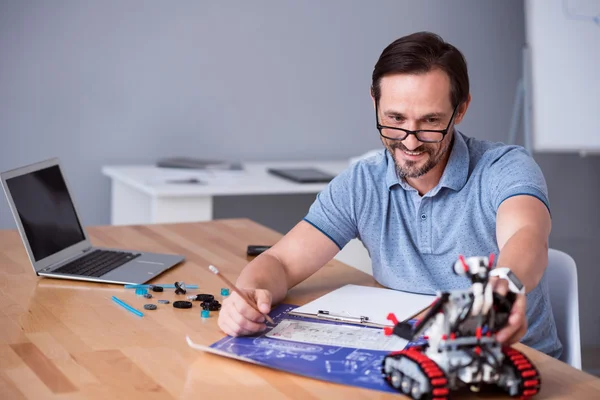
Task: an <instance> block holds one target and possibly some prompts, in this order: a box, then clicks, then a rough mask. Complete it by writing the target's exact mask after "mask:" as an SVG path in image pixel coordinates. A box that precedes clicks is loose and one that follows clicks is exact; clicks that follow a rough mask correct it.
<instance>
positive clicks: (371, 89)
mask: <svg viewBox="0 0 600 400" xmlns="http://www.w3.org/2000/svg"><path fill="white" fill-rule="evenodd" d="M369 96H371V100H372V101H373V109H375V96H373V88H372V87H371V88H369Z"/></svg>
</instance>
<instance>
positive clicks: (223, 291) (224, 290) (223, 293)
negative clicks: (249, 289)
mask: <svg viewBox="0 0 600 400" xmlns="http://www.w3.org/2000/svg"><path fill="white" fill-rule="evenodd" d="M221 296H229V288H226V287H224V288H221Z"/></svg>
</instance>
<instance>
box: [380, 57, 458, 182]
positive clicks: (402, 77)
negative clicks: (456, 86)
mask: <svg viewBox="0 0 600 400" xmlns="http://www.w3.org/2000/svg"><path fill="white" fill-rule="evenodd" d="M380 88H381V97H380V99H379V105H378V108H379V115H378V118H379V123H380V124H381V125H387V126H393V127H400V128H404V129H408V130H419V129H435V130H442V129H446V127H447V126H448V122H449V121H450V119H451V117H452V112H453V110H454V108H453V106H452V104H451V101H450V79H449V78H448V75H447V74H446V73H445V72H443V71H441V70H439V69H434V70H432V71H430V72H427V73H425V74H419V75H413V74H396V75H387V76H384V77H383V78H382V79H381V83H380ZM457 117H461V116H459V115H457V116H456V117H455V120H456V118H457ZM397 133H398V136H399V135H402V132H401V131H397ZM382 141H383V144H384V146H385V147H386V148H387V149H388V151H389V152H390V154H391V155H392V157H393V158H394V162H395V163H396V171H397V173H398V176H399V177H401V178H419V177H421V176H423V175H425V174H427V173H428V172H429V171H431V170H432V169H433V168H434V167H435V166H436V165H438V164H439V163H440V161H442V160H443V159H444V156H445V155H446V154H447V153H448V150H449V148H450V143H451V142H452V128H451V129H450V130H449V133H448V134H447V135H446V136H445V137H444V139H443V141H442V142H440V143H423V142H420V141H419V140H418V139H417V138H416V136H415V135H408V136H407V137H406V139H404V140H402V141H400V140H388V139H385V138H382Z"/></svg>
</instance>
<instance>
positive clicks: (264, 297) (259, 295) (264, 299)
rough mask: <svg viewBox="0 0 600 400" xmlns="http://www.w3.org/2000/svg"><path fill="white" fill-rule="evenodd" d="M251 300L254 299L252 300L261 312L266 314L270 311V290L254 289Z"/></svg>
mask: <svg viewBox="0 0 600 400" xmlns="http://www.w3.org/2000/svg"><path fill="white" fill-rule="evenodd" d="M252 300H254V302H255V303H256V304H257V305H258V309H259V310H260V312H261V313H263V314H267V313H268V312H269V311H271V303H272V301H273V300H272V296H271V292H269V291H268V290H262V289H256V290H255V291H254V292H253V298H252Z"/></svg>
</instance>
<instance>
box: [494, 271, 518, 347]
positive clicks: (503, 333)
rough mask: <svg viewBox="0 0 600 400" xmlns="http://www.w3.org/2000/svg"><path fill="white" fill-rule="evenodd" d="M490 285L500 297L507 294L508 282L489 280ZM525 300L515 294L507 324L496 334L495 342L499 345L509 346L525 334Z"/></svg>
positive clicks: (495, 279)
mask: <svg viewBox="0 0 600 400" xmlns="http://www.w3.org/2000/svg"><path fill="white" fill-rule="evenodd" d="M490 284H492V285H493V288H494V291H495V292H497V293H498V294H500V295H502V296H506V293H508V282H506V281H505V280H504V279H498V278H491V279H490ZM526 305H527V300H526V297H525V295H524V294H522V293H519V294H517V297H516V300H515V303H514V304H513V306H512V309H511V310H510V316H509V317H508V324H507V325H506V326H505V327H504V328H502V329H501V330H500V331H499V332H498V333H497V334H496V340H498V341H499V342H500V343H503V344H507V345H511V344H513V343H516V342H518V341H519V339H521V338H522V337H523V336H524V335H525V333H526V332H527V317H526V316H525V310H526Z"/></svg>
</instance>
